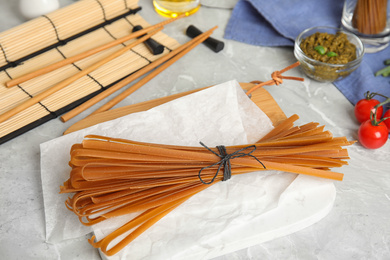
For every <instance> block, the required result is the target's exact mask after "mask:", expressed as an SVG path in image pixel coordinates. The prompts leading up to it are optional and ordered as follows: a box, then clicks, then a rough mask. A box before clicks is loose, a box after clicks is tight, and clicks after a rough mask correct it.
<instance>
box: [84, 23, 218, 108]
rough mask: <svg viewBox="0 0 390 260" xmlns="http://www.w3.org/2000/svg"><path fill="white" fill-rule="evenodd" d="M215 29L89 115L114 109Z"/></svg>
mask: <svg viewBox="0 0 390 260" xmlns="http://www.w3.org/2000/svg"><path fill="white" fill-rule="evenodd" d="M216 28H217V27H214V28H212V29H210V30H209V31H207V32H206V33H204V34H201V36H202V37H201V38H199V39H197V41H195V42H194V43H193V44H191V45H190V46H189V47H188V48H186V49H185V50H183V51H182V52H180V53H179V54H177V55H176V56H174V57H173V58H172V59H170V60H169V61H167V63H165V64H164V65H162V66H161V67H158V68H157V69H156V70H154V71H153V72H151V73H150V74H149V75H148V76H146V77H145V78H142V79H141V80H140V81H138V82H137V83H136V84H134V85H133V86H132V87H131V88H129V89H127V90H125V91H124V92H122V93H121V94H119V95H118V96H116V97H115V98H113V99H112V100H110V101H109V102H107V103H106V104H105V105H103V106H101V107H100V108H98V109H97V110H96V111H94V112H93V113H92V114H91V115H94V114H97V113H99V112H103V111H107V110H109V109H111V108H112V107H114V106H115V105H116V104H118V103H119V102H121V101H122V100H123V99H125V98H126V97H127V96H129V95H130V94H132V93H133V92H134V91H136V90H137V89H139V88H140V87H142V86H143V85H144V84H146V83H147V82H149V81H150V80H151V79H153V78H154V77H155V76H157V75H158V74H159V73H161V72H162V71H164V70H165V69H166V68H168V67H169V66H171V65H172V64H173V63H175V62H176V61H177V60H179V59H180V58H181V57H183V56H184V55H185V54H187V53H188V52H189V51H190V50H192V49H193V48H195V47H196V46H198V45H199V44H201V43H202V42H203V41H205V40H206V39H207V38H208V37H209V36H210V35H211V33H212V31H213V30H215V29H216Z"/></svg>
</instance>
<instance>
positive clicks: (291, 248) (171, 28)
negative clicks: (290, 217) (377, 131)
mask: <svg viewBox="0 0 390 260" xmlns="http://www.w3.org/2000/svg"><path fill="white" fill-rule="evenodd" d="M210 2H214V3H213V5H214V4H215V2H218V1H210ZM17 3H18V1H16V0H0V31H4V30H6V29H9V28H11V27H13V26H16V25H18V24H20V23H22V22H23V19H22V18H21V16H20V14H19V13H18V11H17ZM60 3H61V5H62V6H65V5H67V4H71V3H73V1H70V0H67V1H65V0H62V1H60ZM140 5H141V6H142V7H143V10H142V11H141V13H140V14H141V15H142V16H143V17H144V18H145V19H146V20H147V21H148V22H150V23H152V24H154V23H157V22H160V21H162V20H163V18H161V17H159V16H158V15H157V14H156V13H155V12H154V11H153V9H152V4H151V1H146V0H142V1H140ZM230 14H231V10H230V9H226V8H220V9H217V8H210V7H202V8H201V9H200V11H199V12H198V13H196V14H194V15H193V16H190V17H188V18H186V19H183V20H181V21H180V22H177V23H174V24H171V25H168V26H167V27H166V28H165V29H164V32H166V33H167V34H168V35H170V36H172V37H173V38H175V39H177V40H178V41H179V42H181V43H184V42H186V41H187V40H188V37H187V36H185V34H184V31H185V29H186V28H187V27H188V25H190V24H194V25H196V26H197V27H199V28H200V29H201V30H207V29H209V28H211V27H213V26H215V25H218V26H219V28H218V29H217V30H216V31H215V33H214V34H213V37H215V38H218V39H223V34H224V29H225V26H226V24H227V21H228V19H229V17H230ZM224 41H225V49H224V50H223V51H222V52H220V53H218V54H215V53H213V52H211V51H210V50H209V49H208V48H206V47H205V46H203V45H201V46H198V47H197V48H196V49H194V50H193V51H192V52H190V53H189V54H187V55H186V56H185V57H184V58H182V59H181V60H179V61H178V62H177V63H175V64H174V65H172V66H171V67H170V68H169V69H168V70H166V71H165V72H163V73H162V74H160V75H159V76H157V77H156V78H154V79H153V80H152V81H150V82H149V83H148V84H147V85H145V86H144V87H142V88H141V89H140V90H139V91H137V92H135V93H134V94H133V95H131V96H130V97H128V98H127V99H126V100H124V101H123V102H122V103H121V104H119V105H118V106H123V105H127V104H132V103H137V102H140V101H144V100H149V99H154V98H157V97H161V96H166V95H169V94H171V93H178V92H182V91H186V90H190V89H195V88H200V87H204V86H209V85H213V84H217V83H222V82H225V81H228V80H231V79H237V80H238V81H240V82H250V81H252V80H262V81H265V80H268V79H270V75H271V73H272V72H273V71H275V70H280V69H282V68H284V67H286V66H288V65H290V64H292V63H294V62H295V58H294V56H293V50H292V49H291V48H266V47H258V46H250V45H247V44H243V43H239V42H235V41H227V40H224ZM286 75H293V76H303V75H302V74H301V73H300V71H299V70H298V69H294V70H292V71H289V72H287V73H286ZM266 88H267V90H268V91H269V92H270V93H271V94H272V96H273V97H274V98H275V100H276V101H277V102H278V104H279V105H280V106H281V108H282V109H283V111H284V112H285V113H286V115H287V116H289V115H292V114H298V115H299V116H300V120H299V122H298V123H307V122H311V121H316V122H319V123H321V124H324V125H326V129H328V130H330V131H331V132H332V133H333V134H334V135H335V136H347V137H348V139H356V138H357V129H358V127H359V125H358V123H357V121H356V120H355V119H354V117H353V106H352V105H351V104H350V103H349V102H348V101H347V100H346V99H345V98H344V96H343V95H342V94H341V93H340V92H339V91H338V90H337V89H336V88H335V87H334V86H333V85H332V84H323V83H317V82H315V81H313V80H310V79H308V78H305V81H304V82H295V81H288V80H286V81H285V82H284V83H283V84H282V85H280V86H269V87H266ZM94 109H95V107H93V108H92V109H90V110H89V111H86V112H85V113H83V114H81V115H79V116H78V117H76V118H74V119H72V120H70V121H69V122H67V123H62V122H61V121H60V120H59V119H55V120H52V121H50V122H48V123H46V124H44V125H42V126H39V127H37V128H35V129H34V130H32V131H29V132H27V133H25V134H23V135H22V136H20V137H17V138H16V139H13V140H11V141H9V142H7V143H5V144H2V145H0V207H1V211H0V258H1V259H100V258H99V255H98V253H97V251H96V250H95V249H93V248H92V247H91V246H90V245H89V244H88V243H87V241H86V239H85V238H80V239H79V240H77V241H75V240H72V241H66V242H64V243H62V244H60V245H55V246H54V245H51V244H47V243H45V228H44V221H45V219H44V211H43V198H42V189H41V180H40V165H39V160H40V155H39V152H40V151H39V144H40V143H42V142H46V141H48V140H51V139H53V138H56V137H58V136H60V135H61V134H62V132H63V131H64V130H65V129H67V128H68V127H69V126H70V125H72V124H73V123H75V122H77V121H78V120H80V119H81V118H83V117H84V116H85V115H87V114H88V113H89V112H91V111H93V110H94ZM349 153H350V156H351V160H349V165H348V166H345V167H343V168H341V169H337V171H340V172H342V173H344V174H345V178H344V181H342V182H337V183H335V184H336V189H337V197H336V202H335V205H334V208H333V209H332V211H331V212H330V213H329V215H328V216H326V217H325V218H324V219H323V220H321V221H320V222H318V223H316V224H314V225H312V226H311V227H309V228H306V229H304V230H301V231H299V232H296V233H294V234H291V235H288V236H285V237H282V238H278V239H274V240H272V241H269V242H266V243H262V244H259V245H257V246H254V247H251V248H248V249H243V250H240V251H237V252H235V253H231V254H229V255H227V256H221V257H219V258H218V259H219V260H222V259H229V260H230V259H389V258H390V221H389V218H390V142H387V144H386V145H385V146H384V147H382V148H381V149H378V150H367V149H364V148H363V147H362V146H360V145H359V144H355V145H353V146H352V147H350V148H349Z"/></svg>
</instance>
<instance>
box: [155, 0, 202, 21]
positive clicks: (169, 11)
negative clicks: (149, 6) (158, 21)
mask: <svg viewBox="0 0 390 260" xmlns="http://www.w3.org/2000/svg"><path fill="white" fill-rule="evenodd" d="M153 6H154V9H155V10H156V12H157V13H159V14H161V15H162V16H165V17H170V18H175V17H177V16H178V15H181V14H186V15H191V14H193V13H195V12H196V11H198V10H199V8H200V0H153Z"/></svg>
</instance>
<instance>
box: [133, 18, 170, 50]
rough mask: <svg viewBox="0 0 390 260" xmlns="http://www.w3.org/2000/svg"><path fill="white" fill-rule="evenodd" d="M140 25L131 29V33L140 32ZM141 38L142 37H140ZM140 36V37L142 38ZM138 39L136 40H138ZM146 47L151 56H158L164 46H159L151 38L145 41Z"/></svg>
mask: <svg viewBox="0 0 390 260" xmlns="http://www.w3.org/2000/svg"><path fill="white" fill-rule="evenodd" d="M142 29H143V28H142V26H141V25H136V26H134V28H133V32H136V31H139V30H142ZM142 36H143V35H142ZM142 36H140V37H142ZM140 37H138V38H140ZM145 44H146V46H147V47H148V48H149V50H150V51H151V52H152V53H153V55H158V54H161V53H163V52H164V45H161V44H160V43H158V42H156V41H155V40H153V39H152V38H149V39H147V40H146V41H145Z"/></svg>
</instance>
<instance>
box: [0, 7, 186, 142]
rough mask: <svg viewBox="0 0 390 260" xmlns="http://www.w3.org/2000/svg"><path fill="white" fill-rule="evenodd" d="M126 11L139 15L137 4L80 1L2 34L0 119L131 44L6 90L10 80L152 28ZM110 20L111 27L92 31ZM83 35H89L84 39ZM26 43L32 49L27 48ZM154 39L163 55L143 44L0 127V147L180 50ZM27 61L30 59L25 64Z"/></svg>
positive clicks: (165, 38) (161, 35) (174, 43)
mask: <svg viewBox="0 0 390 260" xmlns="http://www.w3.org/2000/svg"><path fill="white" fill-rule="evenodd" d="M129 8H130V9H137V8H138V0H99V1H97V0H83V1H78V2H77V3H74V4H72V5H70V6H68V7H65V8H62V9H59V10H57V11H55V12H53V13H51V14H48V15H47V17H48V18H49V19H47V17H39V18H36V19H34V20H31V21H29V22H26V23H25V24H21V25H19V26H17V27H15V28H12V29H10V30H8V31H5V32H2V33H0V68H1V67H2V66H3V68H2V69H0V113H4V112H6V111H8V110H10V109H12V108H14V107H16V106H17V105H19V104H21V103H23V102H25V101H26V100H28V99H29V98H31V97H33V96H35V95H37V94H39V93H42V92H43V91H45V90H47V89H49V88H51V87H53V86H55V85H56V84H58V83H60V82H61V81H63V80H65V79H67V78H69V77H71V76H73V75H75V74H77V73H79V72H80V71H81V70H85V69H86V68H88V67H89V66H91V65H93V64H95V63H96V62H98V61H100V60H102V59H104V58H105V57H108V56H109V55H111V54H113V53H114V52H116V51H118V50H120V49H122V48H124V46H126V45H128V44H130V43H132V42H133V41H135V39H133V40H129V41H127V42H125V43H123V44H119V45H117V46H115V47H112V48H110V49H107V50H105V51H102V52H99V53H96V54H94V55H92V56H90V57H87V58H85V59H83V60H80V61H77V62H75V63H73V64H69V65H66V66H63V67H61V68H59V69H57V70H54V71H52V72H49V73H47V74H45V75H42V76H38V77H36V78H33V79H31V80H28V81H26V82H23V83H20V84H19V85H18V86H15V87H11V88H6V86H5V83H6V82H7V81H9V80H11V79H15V78H17V77H20V76H22V75H24V74H26V73H29V72H32V71H35V70H37V69H40V68H43V67H46V66H47V65H50V64H53V63H55V62H58V61H61V60H64V59H66V58H69V57H72V56H74V55H77V54H79V53H83V52H85V51H87V50H89V49H91V48H94V47H97V46H100V45H102V44H105V43H108V42H111V41H113V40H115V39H118V38H121V37H123V36H126V35H128V34H130V33H131V32H132V29H133V27H134V26H135V25H141V26H143V27H144V28H145V27H148V26H150V24H149V23H148V22H146V21H145V20H144V19H143V18H142V16H141V15H140V14H138V13H137V14H128V13H129ZM85 10H88V12H86V11H85ZM118 16H119V19H117V17H118ZM111 19H113V20H112V22H111V23H107V24H104V26H103V27H100V28H97V27H96V26H97V25H99V24H102V23H104V22H105V21H107V20H111ZM48 20H50V22H49V23H48ZM81 20H83V22H82V21H81ZM76 25H77V26H76ZM38 27H39V29H38ZM71 28H73V31H72V30H71ZM91 28H93V30H91ZM26 29H28V30H30V31H31V32H29V33H28V35H25V34H23V33H22V32H24V33H26V31H25V30H26ZM85 30H87V33H86V34H82V32H83V31H85ZM42 31H46V34H45V35H42ZM79 34H80V35H79ZM75 35H76V36H77V38H71V41H69V42H67V43H66V44H64V45H58V46H54V47H53V44H55V43H58V42H59V41H61V40H63V39H67V38H69V37H74V36H75ZM28 37H30V38H29V39H30V40H31V41H30V45H31V46H28V45H27V43H28V40H27V38H28ZM152 38H153V39H154V40H156V41H158V42H160V43H161V44H163V45H164V46H165V50H164V52H163V53H162V54H160V55H153V54H152V53H151V52H150V51H149V49H148V48H147V47H146V45H145V44H143V43H142V44H139V45H137V46H135V47H134V48H132V49H131V50H129V51H127V52H126V53H125V54H123V55H121V56H119V57H117V58H115V59H113V60H111V61H110V62H108V63H106V64H104V65H103V66H101V67H99V68H98V69H96V70H94V71H92V72H90V73H89V74H87V75H85V76H82V77H81V78H79V79H77V80H76V81H74V82H73V83H71V84H69V85H68V86H66V87H64V88H63V89H61V90H59V91H57V92H56V93H54V94H52V95H50V96H49V97H47V98H45V99H43V100H42V101H41V102H40V103H39V104H36V105H34V106H32V107H30V108H29V109H26V110H25V111H22V112H20V113H19V114H17V115H15V116H13V117H11V118H9V119H8V120H6V121H5V122H2V123H0V144H1V143H4V142H6V141H8V140H11V139H12V138H14V137H16V136H18V135H20V134H22V133H24V132H26V131H28V130H31V129H32V128H34V127H36V126H38V125H40V124H42V123H44V122H47V121H48V120H51V119H53V118H56V117H57V116H59V115H60V114H63V113H65V112H67V111H69V110H70V109H72V108H74V107H76V106H77V105H79V104H81V103H82V102H84V101H86V100H88V99H89V98H91V97H93V96H94V95H96V94H98V93H100V92H101V91H104V89H106V88H109V87H110V86H111V85H113V84H115V83H116V82H117V81H119V80H121V79H122V78H124V77H126V76H128V75H130V74H132V73H133V72H135V71H137V70H139V69H140V68H142V67H144V66H146V65H148V64H150V63H151V62H153V61H155V60H156V59H158V58H159V57H161V56H163V55H166V54H167V53H169V52H170V51H171V50H174V49H176V48H177V47H179V46H180V44H179V43H178V42H177V41H176V40H175V39H172V38H171V37H169V36H168V35H166V34H164V33H163V32H158V33H157V34H155V35H154V36H153V37H152ZM27 46H28V48H27ZM42 48H46V49H45V51H44V52H42V53H39V54H37V55H35V52H36V51H40V50H42ZM26 56H28V57H29V59H26V60H23V59H24V57H26ZM4 57H6V58H4ZM16 60H22V63H20V64H18V65H17V66H15V67H9V65H10V62H11V63H12V62H13V61H16ZM7 62H8V63H7ZM4 65H6V67H4ZM14 65H15V64H14ZM7 66H8V67H7Z"/></svg>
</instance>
